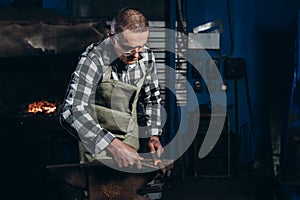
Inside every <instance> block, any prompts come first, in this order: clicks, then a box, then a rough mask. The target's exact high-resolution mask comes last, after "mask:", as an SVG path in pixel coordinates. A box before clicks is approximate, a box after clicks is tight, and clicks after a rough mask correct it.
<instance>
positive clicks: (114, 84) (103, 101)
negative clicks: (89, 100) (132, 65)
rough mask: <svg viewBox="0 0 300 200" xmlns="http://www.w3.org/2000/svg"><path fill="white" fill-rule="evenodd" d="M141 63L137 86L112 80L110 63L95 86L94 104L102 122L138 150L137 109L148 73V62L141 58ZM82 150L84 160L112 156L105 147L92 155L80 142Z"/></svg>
mask: <svg viewBox="0 0 300 200" xmlns="http://www.w3.org/2000/svg"><path fill="white" fill-rule="evenodd" d="M139 66H140V68H141V70H142V73H143V74H142V77H141V79H140V80H138V83H137V85H136V86H135V85H131V84H128V83H124V82H122V81H119V80H113V79H111V72H112V67H111V66H108V67H107V68H106V69H105V72H104V76H103V79H102V81H101V82H100V83H99V85H98V87H97V89H96V96H95V104H94V108H95V112H96V116H97V119H98V122H99V124H100V125H101V126H102V127H103V128H105V129H106V130H108V131H110V132H111V133H113V134H114V135H115V136H116V137H117V138H118V139H120V140H121V141H123V142H124V143H126V144H128V145H130V146H132V147H134V148H135V149H136V150H138V149H139V132H138V123H137V111H136V108H137V102H138V98H139V93H140V90H141V88H142V86H143V83H144V80H145V74H146V70H145V64H144V62H143V61H142V60H139ZM136 67H137V66H136ZM79 149H80V153H81V162H87V161H88V162H91V161H93V160H95V159H104V158H109V156H108V155H107V152H106V151H105V150H103V151H101V152H100V153H99V154H96V155H93V156H92V155H91V154H90V153H88V152H87V150H86V149H85V148H84V147H83V145H82V144H80V145H79Z"/></svg>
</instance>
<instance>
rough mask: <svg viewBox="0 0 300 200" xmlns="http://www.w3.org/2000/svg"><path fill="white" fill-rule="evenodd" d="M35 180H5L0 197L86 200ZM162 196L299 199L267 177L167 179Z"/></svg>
mask: <svg viewBox="0 0 300 200" xmlns="http://www.w3.org/2000/svg"><path fill="white" fill-rule="evenodd" d="M38 180H39V178H38V177H35V178H33V179H32V180H24V179H22V178H21V179H20V180H17V179H16V180H11V181H10V182H6V184H4V186H1V187H2V192H1V193H2V197H1V198H0V199H1V200H19V199H30V200H75V199H76V200H88V198H85V197H84V193H83V192H82V191H79V190H76V189H74V188H70V187H69V186H67V187H66V185H64V184H62V183H61V182H60V181H57V180H55V179H52V178H51V177H49V179H48V180H44V181H38ZM2 181H3V180H2ZM162 196H163V197H162V198H161V199H162V200H300V187H299V185H298V186H284V185H283V184H281V183H280V182H279V181H277V180H275V179H273V178H267V177H254V176H253V177H232V176H231V177H198V178H194V177H186V178H184V179H178V178H177V179H172V178H171V179H167V180H166V182H165V184H164V188H163V192H162Z"/></svg>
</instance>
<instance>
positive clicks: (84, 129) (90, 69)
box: [60, 8, 163, 169]
mask: <svg viewBox="0 0 300 200" xmlns="http://www.w3.org/2000/svg"><path fill="white" fill-rule="evenodd" d="M148 36H149V24H148V21H147V19H146V17H145V16H144V15H143V14H142V13H141V12H140V11H138V10H136V9H131V8H124V9H121V10H120V11H119V13H118V14H117V15H116V16H115V17H114V19H113V21H112V24H111V33H110V37H108V38H107V39H105V40H104V41H103V42H101V43H95V44H92V45H90V46H89V47H88V48H87V49H86V51H85V52H84V53H83V54H82V55H81V57H80V60H79V63H78V65H77V68H76V70H75V71H74V73H73V74H72V78H71V81H70V84H69V87H68V90H67V93H66V97H65V101H64V105H63V109H62V113H61V117H60V122H61V124H62V125H63V126H64V127H65V128H66V129H67V130H68V131H70V132H71V134H72V135H74V136H76V137H77V138H78V139H79V140H80V141H81V144H83V151H84V156H83V157H84V158H85V159H84V160H85V161H92V160H93V159H101V158H106V157H107V156H109V157H112V158H113V159H114V161H115V162H116V163H117V165H118V166H119V167H128V166H132V165H136V166H137V168H139V169H140V168H141V167H142V163H141V162H142V160H143V158H142V157H140V156H139V154H138V153H137V150H138V149H139V143H138V140H139V136H138V125H137V110H136V108H137V104H140V105H143V106H144V110H145V116H146V120H147V122H146V124H147V129H148V131H147V132H148V134H149V137H150V139H149V143H148V147H149V151H150V152H155V153H157V154H158V156H159V157H160V156H161V154H162V152H163V147H162V145H161V143H160V141H159V135H160V134H161V127H160V126H161V117H160V101H161V97H160V92H159V84H158V78H157V74H156V64H155V58H154V55H153V52H151V50H150V49H149V47H147V40H148Z"/></svg>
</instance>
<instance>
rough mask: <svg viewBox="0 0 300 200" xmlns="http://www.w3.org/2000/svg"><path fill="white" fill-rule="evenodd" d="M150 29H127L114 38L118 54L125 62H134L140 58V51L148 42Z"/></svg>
mask: <svg viewBox="0 0 300 200" xmlns="http://www.w3.org/2000/svg"><path fill="white" fill-rule="evenodd" d="M148 36H149V31H144V32H137V33H136V32H132V31H130V30H125V31H124V32H122V33H120V34H118V35H117V39H114V47H115V51H116V53H117V55H118V56H119V57H120V59H121V60H122V61H123V62H124V63H125V64H129V65H130V64H134V63H136V61H138V59H139V58H140V53H141V52H142V51H143V50H144V46H145V45H146V43H147V40H148Z"/></svg>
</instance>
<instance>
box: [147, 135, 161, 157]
mask: <svg viewBox="0 0 300 200" xmlns="http://www.w3.org/2000/svg"><path fill="white" fill-rule="evenodd" d="M148 147H149V150H150V153H155V152H156V153H157V155H158V157H160V156H161V154H162V152H163V151H164V149H163V147H162V145H161V143H160V141H159V138H158V136H151V137H150V140H149V142H148Z"/></svg>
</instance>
